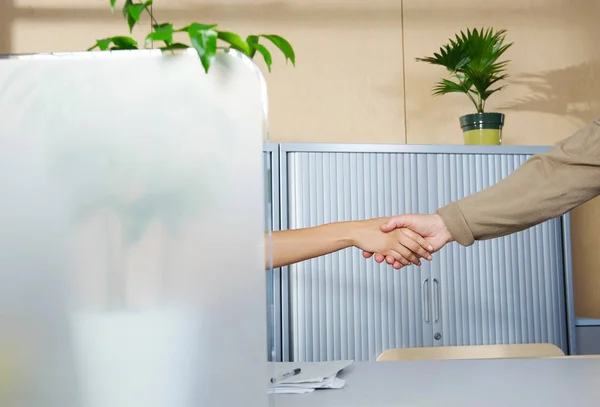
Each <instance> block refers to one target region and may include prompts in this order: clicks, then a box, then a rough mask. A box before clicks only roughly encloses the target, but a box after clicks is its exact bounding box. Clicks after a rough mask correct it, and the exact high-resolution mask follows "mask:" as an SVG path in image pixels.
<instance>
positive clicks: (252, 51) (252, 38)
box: [246, 35, 258, 58]
mask: <svg viewBox="0 0 600 407" xmlns="http://www.w3.org/2000/svg"><path fill="white" fill-rule="evenodd" d="M246 42H247V43H248V46H249V47H250V54H248V56H249V57H250V58H254V55H256V47H255V45H256V44H258V35H249V36H247V37H246Z"/></svg>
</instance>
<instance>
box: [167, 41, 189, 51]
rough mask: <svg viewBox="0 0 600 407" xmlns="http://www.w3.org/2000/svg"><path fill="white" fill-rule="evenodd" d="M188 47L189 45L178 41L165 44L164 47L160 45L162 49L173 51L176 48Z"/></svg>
mask: <svg viewBox="0 0 600 407" xmlns="http://www.w3.org/2000/svg"><path fill="white" fill-rule="evenodd" d="M188 48H189V45H185V44H182V43H180V42H175V43H173V44H169V45H165V46H164V47H161V48H160V49H161V50H162V51H175V50H178V49H188Z"/></svg>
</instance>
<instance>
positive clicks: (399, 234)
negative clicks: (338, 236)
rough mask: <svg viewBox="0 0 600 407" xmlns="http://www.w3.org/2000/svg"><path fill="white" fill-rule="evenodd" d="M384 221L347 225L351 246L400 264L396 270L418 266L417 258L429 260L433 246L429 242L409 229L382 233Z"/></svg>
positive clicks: (393, 229) (395, 229)
mask: <svg viewBox="0 0 600 407" xmlns="http://www.w3.org/2000/svg"><path fill="white" fill-rule="evenodd" d="M386 221H389V219H387V218H376V219H369V220H364V221H357V222H352V223H349V225H351V226H352V239H351V243H352V245H353V246H356V247H358V248H359V249H362V250H363V251H374V252H376V253H378V254H379V255H381V256H382V259H383V257H387V258H389V259H391V260H390V261H391V263H390V264H394V262H396V263H398V264H400V266H399V267H396V268H401V267H403V266H408V265H409V264H411V263H412V264H415V265H417V266H420V265H421V261H420V260H419V258H424V259H427V260H431V253H430V252H431V251H432V250H433V245H432V244H431V243H430V242H428V241H427V240H425V239H424V238H422V237H421V235H419V234H418V233H415V232H413V231H412V230H409V229H403V228H398V229H397V228H396V227H391V228H390V231H389V232H384V231H383V230H382V229H381V225H382V224H383V223H384V222H386ZM382 261H383V260H382ZM379 263H381V261H380V262H379Z"/></svg>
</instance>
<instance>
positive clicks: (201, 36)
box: [188, 27, 217, 73]
mask: <svg viewBox="0 0 600 407" xmlns="http://www.w3.org/2000/svg"><path fill="white" fill-rule="evenodd" d="M194 28H196V27H192V28H190V29H188V35H189V37H190V41H191V42H192V46H193V47H194V49H195V50H196V52H197V53H198V56H199V57H200V62H201V63H202V66H203V67H204V72H206V73H208V70H209V68H210V64H211V63H212V60H213V58H214V56H215V54H216V53H217V32H216V31H215V30H212V29H206V28H202V29H200V30H196V29H194Z"/></svg>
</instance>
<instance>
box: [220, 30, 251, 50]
mask: <svg viewBox="0 0 600 407" xmlns="http://www.w3.org/2000/svg"><path fill="white" fill-rule="evenodd" d="M217 35H218V38H219V39H220V40H221V41H225V42H226V43H228V44H229V45H231V48H233V49H236V50H238V51H241V52H243V53H244V54H246V55H248V56H249V55H250V46H249V45H248V43H247V42H246V41H244V40H243V39H242V37H240V36H239V35H237V34H235V33H232V32H227V31H218V32H217Z"/></svg>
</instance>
